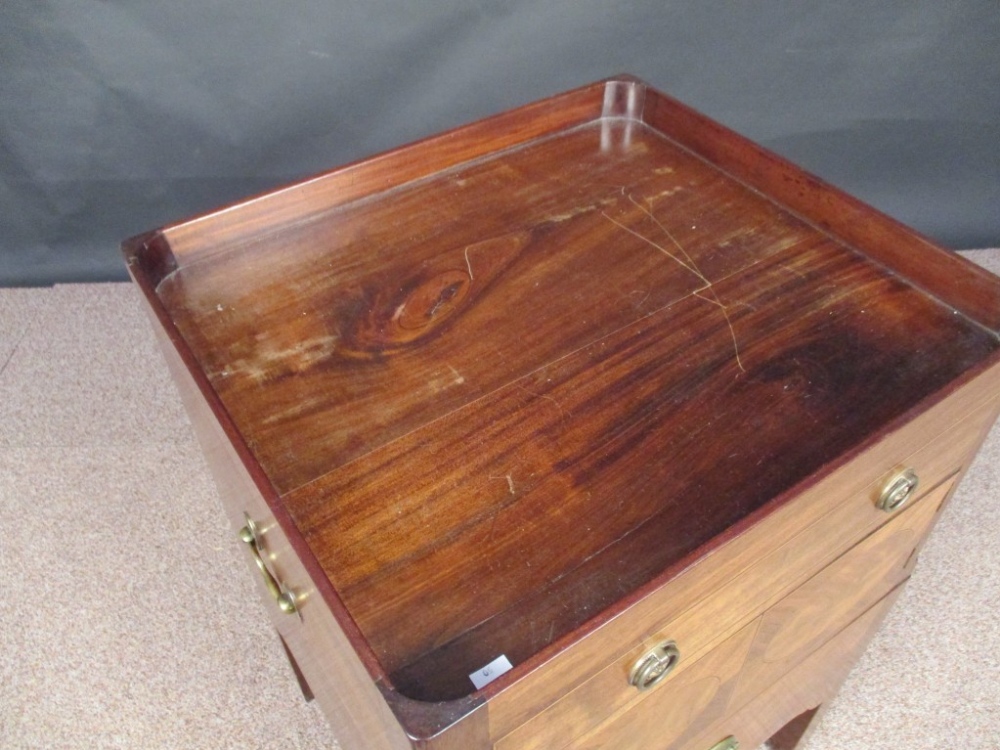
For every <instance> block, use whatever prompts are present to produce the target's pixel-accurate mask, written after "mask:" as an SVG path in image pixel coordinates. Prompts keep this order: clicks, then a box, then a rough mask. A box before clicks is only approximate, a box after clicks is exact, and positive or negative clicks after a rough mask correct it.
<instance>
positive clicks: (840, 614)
mask: <svg viewBox="0 0 1000 750" xmlns="http://www.w3.org/2000/svg"><path fill="white" fill-rule="evenodd" d="M951 487H952V484H951V482H946V483H944V484H942V485H940V486H939V487H938V488H936V489H935V490H933V491H932V492H929V493H928V494H927V495H926V496H925V497H924V498H922V499H921V500H920V501H919V502H918V503H916V504H915V505H914V506H913V507H912V508H910V509H908V510H906V511H905V512H902V513H901V514H900V516H899V517H898V518H895V519H893V520H892V521H890V522H889V523H887V524H885V525H884V526H883V527H881V528H880V529H879V530H878V531H876V532H875V533H874V534H872V535H870V536H869V537H867V538H866V539H865V540H864V541H862V542H861V543H860V544H858V545H857V546H855V547H854V548H853V549H851V550H850V551H849V552H847V553H846V554H844V555H843V556H841V557H840V558H838V559H837V560H836V561H835V562H834V563H832V564H831V565H830V566H828V567H827V568H825V569H824V570H822V571H820V572H819V573H818V574H816V575H815V576H813V577H812V578H810V579H809V580H808V581H806V582H805V583H804V584H802V585H801V586H799V587H798V588H797V589H796V590H795V591H793V592H792V593H791V594H789V595H788V596H787V597H785V598H784V599H782V600H781V601H780V602H778V603H777V604H775V605H774V606H772V607H771V608H770V609H768V610H767V612H765V613H764V614H763V615H762V616H761V617H759V618H757V619H756V620H754V621H753V622H752V623H751V624H750V625H747V626H744V627H743V629H741V630H740V631H739V632H738V634H737V636H733V637H731V638H729V639H727V640H726V641H724V642H723V644H722V645H720V646H717V647H715V648H713V649H712V650H711V651H709V652H708V654H706V655H705V656H703V657H702V658H700V659H697V660H696V661H694V662H693V663H692V664H691V666H690V667H689V668H688V669H686V670H684V671H683V672H681V673H680V674H678V675H677V676H676V680H674V679H673V677H674V675H669V676H668V677H667V678H666V679H665V680H664V682H663V684H662V686H657V688H654V689H652V690H650V691H648V692H647V693H645V694H643V696H642V697H640V699H639V700H637V701H634V702H633V703H632V704H631V706H630V707H629V708H627V709H626V710H624V711H622V712H620V713H618V714H617V715H615V716H614V717H613V718H611V719H610V720H609V721H607V722H605V723H604V724H603V725H601V726H599V727H598V728H597V729H595V730H594V731H593V732H591V733H590V734H588V735H587V736H585V737H583V738H582V739H579V740H577V741H575V742H573V743H571V744H570V745H569V746H570V747H573V748H581V749H582V748H587V749H590V748H602V747H631V746H633V744H634V746H635V747H649V746H654V747H667V746H669V745H670V744H671V743H674V742H678V741H679V740H682V739H683V737H684V736H686V735H688V734H693V733H694V732H689V731H688V730H689V728H692V727H693V728H694V729H695V730H698V729H700V728H701V727H704V726H705V725H706V724H707V723H708V722H710V721H712V718H711V717H712V714H716V715H717V714H718V713H719V712H723V713H726V712H727V708H726V707H727V706H729V707H738V706H742V705H743V704H745V703H747V702H749V700H751V699H752V698H753V697H754V696H755V695H756V694H757V693H759V692H761V690H762V689H763V688H764V687H766V686H767V685H768V684H771V683H772V682H774V681H776V680H778V679H780V678H781V677H782V676H783V675H784V674H785V673H787V672H788V671H789V670H790V669H792V668H793V667H794V666H795V665H796V664H797V663H799V662H801V661H803V660H804V659H805V658H806V657H808V656H809V654H811V653H812V652H814V651H815V650H817V649H818V648H819V647H820V646H822V645H823V644H824V643H825V642H827V641H829V640H830V639H831V638H833V637H834V636H835V635H836V634H837V633H838V632H839V631H841V630H842V629H843V628H844V627H845V626H846V625H848V624H849V623H851V622H852V621H854V620H855V619H857V618H858V617H859V616H861V615H862V614H863V613H864V612H865V611H867V610H868V609H870V608H871V607H872V606H873V605H874V604H876V603H877V602H878V601H879V600H880V599H882V598H883V597H884V596H885V595H886V594H887V593H888V592H889V591H891V590H892V589H893V588H895V587H896V586H898V585H899V584H900V583H901V582H902V581H903V580H905V578H906V577H907V576H908V574H909V561H910V559H911V556H912V553H913V551H914V549H916V547H917V546H918V545H919V543H920V541H921V540H922V539H923V538H924V536H925V535H926V534H927V532H928V531H929V530H930V527H931V525H932V523H933V521H934V519H935V517H936V516H937V511H938V509H939V508H940V506H941V504H942V503H943V502H944V499H945V498H946V497H947V495H948V493H949V492H950V490H951ZM691 625H693V627H690V626H689V623H688V622H680V623H678V624H677V627H678V629H679V631H680V632H678V633H677V638H676V641H675V642H676V643H677V645H678V647H679V648H680V649H681V653H682V654H683V652H684V647H685V645H686V644H690V643H694V642H695V640H696V638H697V633H698V632H700V631H702V630H705V631H707V630H710V629H711V628H712V627H713V625H714V623H711V622H696V623H691ZM748 630H749V631H750V632H751V633H752V642H751V644H750V647H749V650H742V651H741V652H740V653H744V654H745V655H746V659H745V660H743V661H741V662H740V664H733V663H732V662H731V661H727V660H726V656H725V655H723V654H719V652H720V650H722V651H725V652H727V653H728V652H731V651H732V649H733V647H732V645H731V643H732V641H733V640H734V639H737V638H740V639H742V638H745V634H746V632H747V631H748ZM720 663H721V664H723V665H725V667H724V668H723V669H719V668H718V667H717V666H715V665H716V664H720ZM706 665H711V666H706ZM741 667H742V668H741ZM734 670H736V671H738V673H739V677H738V679H737V680H736V681H735V684H734V681H733V679H732V677H733V671H734ZM708 684H711V685H712V686H713V689H714V692H713V695H712V701H711V702H710V701H708V700H702V698H701V696H702V694H703V693H707V692H708V688H707V687H705V686H706V685H708ZM692 685H701V686H702V687H701V688H700V690H701V692H698V691H697V690H695V689H693V688H692ZM691 694H696V695H698V696H699V700H698V701H697V705H698V706H701V705H702V704H704V705H705V708H704V709H703V710H701V711H700V712H697V713H690V714H685V713H683V712H682V711H681V710H680V708H679V707H678V706H677V705H676V704H678V703H680V704H681V705H683V701H678V697H679V696H685V701H690V700H691V699H690V697H688V696H689V695H691ZM673 714H680V715H679V716H676V717H675V716H673ZM668 716H669V717H670V718H669V720H668ZM580 719H581V717H580V716H578V717H576V718H575V721H574V722H573V724H567V726H572V725H575V724H577V723H579V721H580ZM647 743H648V744H647ZM553 746H555V745H553Z"/></svg>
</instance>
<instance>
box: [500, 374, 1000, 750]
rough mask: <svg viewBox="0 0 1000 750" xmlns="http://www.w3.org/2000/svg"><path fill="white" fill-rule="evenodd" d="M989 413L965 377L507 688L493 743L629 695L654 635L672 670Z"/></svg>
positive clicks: (925, 474)
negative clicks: (668, 653)
mask: <svg viewBox="0 0 1000 750" xmlns="http://www.w3.org/2000/svg"><path fill="white" fill-rule="evenodd" d="M996 409H997V402H996V396H995V393H994V389H993V386H992V383H991V382H990V381H989V380H988V379H979V380H975V381H972V382H971V383H970V384H968V385H967V386H966V387H964V388H962V389H960V390H958V391H956V392H955V393H954V394H952V395H951V396H949V397H948V398H947V399H944V400H943V401H941V402H940V403H938V404H937V405H935V406H934V407H932V408H931V409H929V410H927V411H926V412H924V413H923V414H921V415H919V416H917V417H916V418H915V419H914V420H913V421H911V422H910V423H909V424H907V425H905V426H904V427H902V428H900V429H899V430H897V431H896V432H894V433H891V434H890V435H888V436H887V437H886V438H884V439H883V440H882V441H880V442H879V443H876V444H875V445H873V446H872V447H871V448H869V449H868V450H867V451H866V452H864V453H862V454H861V455H859V456H858V457H856V458H855V460H854V461H852V462H851V463H850V464H847V465H845V466H842V467H841V468H839V469H838V470H836V471H834V472H833V473H832V474H830V475H829V476H827V477H826V478H825V479H823V480H822V481H820V482H818V483H816V484H815V485H813V486H811V487H809V488H808V489H807V490H805V491H804V492H803V493H802V494H801V495H799V496H798V497H796V498H794V499H793V500H791V501H789V502H787V503H785V504H784V505H782V506H781V507H778V508H776V509H775V510H774V511H773V512H771V513H770V514H768V515H766V516H765V517H763V518H761V519H760V520H759V521H758V522H757V523H756V524H755V525H752V526H750V527H749V528H748V529H746V530H745V531H744V532H743V533H741V534H739V535H738V536H735V537H734V538H732V539H730V540H728V541H727V542H726V543H725V544H724V545H722V546H721V547H718V548H717V549H715V550H713V551H712V552H711V553H710V554H708V555H706V556H705V557H703V558H702V559H701V560H699V561H697V562H696V563H694V564H693V565H692V566H690V567H689V568H687V569H685V570H683V571H682V572H680V573H679V574H678V575H677V576H675V577H674V578H673V579H671V580H670V581H668V582H667V583H665V584H664V585H663V586H662V587H661V588H660V589H658V590H655V591H652V592H650V593H649V594H648V595H646V596H645V597H644V598H641V599H639V600H638V601H637V602H636V603H635V604H634V605H633V606H632V607H631V608H630V609H629V610H627V611H625V612H624V613H622V614H621V615H620V616H619V617H617V618H615V619H612V620H610V621H608V622H607V623H605V624H603V625H602V626H601V627H600V628H598V629H596V630H595V631H593V632H591V633H590V634H589V635H588V636H586V637H585V638H583V639H581V640H580V641H579V642H577V643H576V644H574V645H573V646H572V647H571V648H569V649H566V650H565V651H562V652H559V653H558V654H556V655H554V656H553V658H551V659H550V660H549V661H548V662H547V663H545V664H544V666H543V667H542V668H540V669H537V670H535V671H534V672H533V673H532V674H530V675H527V676H526V677H525V678H524V679H522V680H519V681H517V682H515V683H513V684H511V685H510V686H508V687H507V688H506V689H505V690H503V691H502V692H500V693H499V694H498V695H497V696H495V698H494V699H492V700H491V702H490V712H489V719H490V734H491V736H493V737H494V738H498V741H497V747H498V748H499V750H515V749H526V748H539V749H541V748H545V749H546V750H548V749H549V748H553V747H560V746H562V745H564V744H565V743H566V742H567V741H568V740H569V739H572V738H573V737H579V736H582V735H583V734H584V733H586V732H587V731H589V730H590V729H592V728H593V726H595V725H596V724H597V723H599V722H600V721H602V720H604V719H605V718H606V717H607V716H609V715H610V714H612V713H615V712H617V711H619V710H621V709H622V708H623V707H624V706H626V705H627V704H629V703H631V702H633V701H635V700H636V699H637V698H636V695H635V692H636V691H635V688H632V687H630V686H629V685H628V682H627V679H628V672H629V668H630V667H631V665H632V664H633V662H634V661H635V660H636V659H637V658H639V657H640V656H641V655H642V654H643V653H645V652H646V651H648V650H649V649H650V648H652V647H654V646H655V645H656V644H657V643H658V642H660V641H662V640H665V639H668V638H673V639H674V640H677V641H678V642H679V643H680V642H681V641H682V639H683V640H684V642H686V644H687V646H686V648H685V647H684V646H682V648H681V651H682V654H681V660H680V663H679V665H678V666H677V669H676V670H675V671H676V674H677V675H679V674H680V673H682V672H683V670H684V669H686V668H687V665H689V664H691V663H692V662H693V660H694V659H696V658H697V657H698V656H699V655H701V654H703V653H705V652H707V651H708V650H709V649H710V648H711V647H712V646H714V645H715V644H717V643H719V642H721V641H722V640H723V639H725V638H726V637H728V636H729V635H731V634H732V633H733V632H735V631H736V630H737V629H739V628H740V627H742V626H743V625H745V624H746V623H747V622H749V621H750V620H751V619H753V618H755V617H757V616H758V615H760V614H761V613H762V612H763V611H764V610H766V609H767V608H768V607H769V606H770V605H772V604H773V603H775V602H776V601H778V600H779V599H780V598H781V597H783V596H784V595H786V594H787V593H789V592H790V591H791V590H793V589H794V588H795V587H797V586H798V585H800V584H801V583H803V582H804V581H805V580H807V579H808V578H809V577H810V576H812V575H813V574H815V573H816V572H818V571H819V570H821V569H822V568H823V567H825V566H826V565H828V564H829V563H830V562H831V561H832V560H834V559H835V558H836V557H837V556H839V555H840V554H842V553H843V552H844V551H845V550H847V549H849V548H850V547H851V546H853V545H854V544H856V543H857V542H858V541H859V540H861V539H863V538H864V537H865V536H867V535H868V534H870V533H871V532H872V531H874V530H875V529H876V528H878V527H879V526H880V525H882V524H883V523H885V522H886V521H888V520H889V518H890V515H889V514H887V513H885V512H883V511H881V510H879V509H878V508H876V505H875V503H876V500H877V498H878V495H879V493H880V492H881V490H882V488H883V487H884V486H885V484H886V482H887V481H888V480H889V479H890V478H891V477H892V476H893V474H894V473H895V472H896V471H897V470H898V469H900V468H904V467H912V468H914V469H915V470H916V472H917V474H918V475H919V477H920V480H921V484H920V489H919V491H918V495H922V494H925V493H926V492H927V491H928V490H930V489H931V488H932V487H934V486H935V485H936V484H939V483H940V482H941V481H943V480H944V479H945V478H946V477H948V476H950V475H951V474H953V473H955V472H956V471H958V470H959V469H960V468H961V467H963V466H964V465H965V464H966V463H967V462H968V461H969V460H970V459H971V457H972V455H973V454H974V452H975V450H976V448H977V447H978V446H979V444H980V442H981V441H982V439H983V437H984V436H985V433H986V431H987V429H988V427H989V425H990V424H991V423H992V422H993V420H994V418H995V416H996ZM911 504H912V501H911ZM706 623H710V626H709V627H706V625H705V624H706ZM595 680H596V681H597V682H596V683H595V682H594V681H595ZM590 683H594V684H590ZM581 689H582V692H579V693H578V691H581ZM591 695H600V696H602V698H601V703H600V705H601V706H603V710H597V711H592V712H591V713H590V717H591V718H589V719H588V720H585V721H583V722H582V724H573V723H571V722H570V720H569V717H574V716H579V715H580V708H579V705H577V704H576V703H575V702H576V701H577V700H579V701H580V705H592V704H591V700H592V699H591V697H590V696H591ZM567 732H568V733H569V734H570V735H571V736H570V737H567V736H566V735H567Z"/></svg>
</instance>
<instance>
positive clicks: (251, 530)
mask: <svg viewBox="0 0 1000 750" xmlns="http://www.w3.org/2000/svg"><path fill="white" fill-rule="evenodd" d="M243 517H244V518H245V519H246V525H245V526H244V527H243V528H242V529H240V539H241V540H242V541H243V542H245V543H246V545H247V546H248V547H249V548H250V554H252V555H253V561H254V562H255V563H257V567H258V568H259V569H260V574H261V576H262V577H263V578H264V585H265V586H267V590H268V591H269V592H270V594H271V596H272V597H274V601H275V603H276V604H277V605H278V609H280V610H281V611H282V612H284V613H285V614H286V615H291V614H294V613H295V611H296V606H295V596H294V595H293V594H292V592H290V591H286V590H285V587H284V586H282V585H281V584H280V583H279V582H278V579H276V578H275V577H274V575H273V574H272V573H271V571H270V570H268V569H267V563H265V562H264V556H263V555H262V554H261V551H260V541H259V540H258V537H257V524H256V523H254V521H253V519H252V518H250V516H248V515H247V514H246V513H244V514H243Z"/></svg>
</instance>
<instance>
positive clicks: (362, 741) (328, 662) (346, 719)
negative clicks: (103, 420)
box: [156, 328, 411, 750]
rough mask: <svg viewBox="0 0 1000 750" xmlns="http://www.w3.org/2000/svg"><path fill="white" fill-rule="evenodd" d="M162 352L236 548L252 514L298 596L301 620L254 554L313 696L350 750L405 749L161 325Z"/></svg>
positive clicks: (278, 625)
mask: <svg viewBox="0 0 1000 750" xmlns="http://www.w3.org/2000/svg"><path fill="white" fill-rule="evenodd" d="M156 330H157V335H158V338H159V339H160V343H161V348H162V350H163V352H164V355H165V358H166V360H167V364H168V366H169V367H170V370H171V373H172V375H173V377H174V382H175V383H176V384H177V387H178V391H179V392H180V395H181V399H182V401H183V402H184V406H185V409H186V410H187V413H188V415H189V416H190V418H191V422H192V426H193V427H194V431H195V434H196V435H197V437H198V441H199V443H200V444H201V447H202V450H204V451H205V454H206V458H207V460H208V465H209V468H210V469H211V470H212V474H213V478H214V479H215V482H216V486H217V487H218V489H219V492H220V495H221V499H222V507H223V509H224V510H225V512H226V515H227V516H228V517H229V520H230V523H231V524H232V528H233V530H234V533H233V543H234V544H240V545H241V546H242V543H241V542H239V541H238V539H237V536H236V533H235V531H236V530H237V529H239V528H240V527H242V526H243V524H244V517H243V514H244V512H247V513H249V514H250V515H251V517H252V518H253V519H254V520H255V521H256V522H257V523H258V524H259V526H260V528H261V530H262V532H263V538H264V543H265V545H266V548H265V549H266V551H267V557H268V564H269V566H270V567H271V568H272V570H274V571H275V572H276V574H277V576H278V577H279V579H280V580H282V581H283V582H284V583H286V584H287V585H288V586H289V587H290V588H291V589H292V590H293V591H294V592H295V594H296V599H297V602H298V607H299V615H293V616H288V615H284V614H281V613H279V611H278V609H277V606H276V605H275V604H274V601H273V600H272V599H271V597H270V595H269V593H268V591H267V589H266V588H265V587H264V585H263V583H262V582H261V578H260V573H259V571H258V570H257V568H256V566H255V564H254V563H253V562H252V561H251V557H250V555H249V554H248V555H247V557H246V559H247V571H248V574H249V575H251V576H252V577H253V579H254V580H255V581H256V582H257V583H258V584H259V589H260V592H261V596H262V597H263V599H264V603H265V608H266V610H267V612H268V613H269V615H271V620H272V624H273V625H274V626H275V629H276V630H277V631H278V633H279V634H280V637H281V641H282V642H283V643H284V644H285V647H286V648H287V649H288V650H289V652H290V653H291V654H292V656H293V657H294V659H295V663H296V664H297V665H298V667H299V669H300V670H301V675H302V677H304V678H305V680H306V682H307V683H308V687H309V689H310V691H311V692H312V693H313V695H314V696H315V698H316V700H317V702H318V703H319V705H320V706H321V707H322V709H323V711H324V713H325V714H326V716H327V717H328V718H329V719H330V721H331V723H332V724H333V725H334V727H335V731H336V734H337V738H338V740H339V741H340V742H341V744H342V745H343V747H344V749H345V750H352V748H359V749H360V748H366V749H367V748H371V749H372V750H404V748H409V747H411V743H410V741H409V739H408V738H407V737H406V735H405V733H404V731H403V730H402V728H401V727H400V724H399V722H398V720H397V719H396V717H395V716H394V715H393V714H392V713H391V712H390V711H389V707H388V705H387V704H386V702H385V701H384V700H383V699H382V696H381V694H380V693H379V691H378V688H377V687H376V684H375V682H374V681H373V680H372V678H371V676H370V674H369V673H368V671H367V669H366V668H365V666H364V664H363V663H362V662H361V660H360V659H359V658H358V651H357V648H356V647H355V646H354V645H353V644H352V643H351V641H350V640H349V639H348V638H347V637H346V636H345V633H344V630H343V627H342V626H341V625H340V624H338V623H337V622H336V621H335V620H334V617H333V614H332V613H331V611H330V609H329V607H328V606H327V605H326V603H325V602H324V601H323V599H322V598H321V597H320V596H319V595H318V593H317V592H316V590H315V589H314V588H313V587H312V586H311V585H310V577H309V575H308V574H307V573H306V571H305V570H304V569H303V566H302V564H301V562H300V561H299V559H298V556H297V554H296V552H295V550H293V549H292V548H291V547H290V545H289V544H288V540H287V538H286V537H285V535H284V534H283V533H282V530H281V529H280V528H279V527H278V525H277V524H276V523H275V520H274V517H273V515H272V513H271V510H270V508H269V507H268V504H267V503H266V501H265V500H264V498H263V497H262V496H261V494H260V491H259V490H258V488H257V487H256V486H255V483H254V481H253V480H252V478H251V477H250V476H249V475H248V474H247V472H246V470H245V469H244V468H243V465H242V462H241V461H240V459H239V458H238V457H237V455H236V454H235V452H234V450H233V446H232V444H231V443H230V441H229V439H228V437H227V436H226V435H225V434H224V433H223V432H222V430H221V428H220V426H219V424H218V422H217V421H216V420H215V419H214V417H213V416H212V414H211V411H210V410H209V408H208V406H207V404H206V402H205V400H204V398H203V397H202V395H201V393H200V391H199V389H198V388H197V386H196V383H195V382H194V380H193V378H192V377H191V374H190V372H189V371H188V370H187V368H185V367H184V365H183V363H182V362H181V360H180V358H179V357H178V354H177V351H176V350H175V348H174V347H173V345H172V344H171V343H170V342H169V341H167V340H166V337H165V335H164V332H163V330H162V329H159V328H157V329H156Z"/></svg>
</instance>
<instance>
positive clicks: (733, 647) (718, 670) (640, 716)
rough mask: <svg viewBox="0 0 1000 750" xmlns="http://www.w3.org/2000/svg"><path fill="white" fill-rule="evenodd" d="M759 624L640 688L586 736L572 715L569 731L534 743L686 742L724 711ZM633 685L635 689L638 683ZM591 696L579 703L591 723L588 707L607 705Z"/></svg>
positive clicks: (591, 746) (583, 746) (577, 749)
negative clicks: (680, 671) (646, 739)
mask: <svg viewBox="0 0 1000 750" xmlns="http://www.w3.org/2000/svg"><path fill="white" fill-rule="evenodd" d="M757 626H758V623H757V622H752V623H750V624H749V625H747V626H746V627H744V628H743V629H742V630H740V631H739V632H737V633H736V634H735V635H733V636H731V637H730V638H728V639H727V640H726V641H724V642H723V643H721V644H720V645H719V647H718V648H716V649H714V650H713V651H712V652H711V653H710V654H708V655H707V656H705V657H704V658H702V659H699V660H698V661H697V662H695V663H694V664H693V665H692V666H691V667H690V668H689V669H687V670H686V671H685V672H684V673H683V675H676V676H675V675H670V676H668V677H667V680H668V681H669V682H664V683H663V684H662V685H660V686H657V687H656V688H654V689H653V690H650V691H649V692H648V693H643V694H638V693H637V695H638V696H639V698H640V699H639V700H636V701H634V702H632V703H631V704H630V705H629V706H628V708H626V709H625V710H623V711H620V712H619V713H618V714H617V715H616V716H614V717H612V718H611V719H610V720H609V721H607V722H605V723H604V724H602V725H601V726H600V727H598V728H597V729H596V730H595V731H593V732H590V733H589V734H587V735H586V736H583V737H579V738H578V734H579V733H578V731H577V725H576V723H575V721H574V720H572V719H570V720H568V721H566V723H564V724H563V725H562V726H563V728H564V729H565V730H566V731H565V732H564V733H563V734H561V735H560V734H551V735H547V736H546V737H545V738H544V739H543V738H539V740H538V741H536V742H533V743H532V744H531V745H530V747H539V748H548V749H549V750H557V749H558V748H561V747H564V746H565V747H572V748H574V750H601V748H611V747H619V746H620V743H622V742H628V741H629V739H628V738H630V737H655V738H656V739H655V743H651V744H650V745H648V746H649V747H667V746H669V745H672V744H675V743H680V742H683V741H684V740H685V739H686V738H688V737H690V736H692V735H695V734H697V733H698V732H699V731H700V730H702V729H703V728H704V727H705V726H706V725H708V724H711V723H712V722H714V721H716V720H718V719H721V718H722V717H723V716H725V713H726V708H727V706H728V705H729V702H730V700H731V697H732V692H733V690H734V689H735V687H736V683H737V679H738V677H739V673H740V667H742V665H743V662H744V660H745V659H746V655H747V650H748V649H749V647H750V643H751V641H752V640H753V638H754V634H755V633H756V631H757ZM682 658H683V657H682ZM632 690H633V692H635V688H632ZM593 698H594V702H593V703H592V704H591V707H590V708H589V709H588V707H585V706H580V712H579V713H578V714H577V715H576V717H575V719H576V721H580V722H586V724H587V725H591V724H592V723H593V722H592V715H591V714H590V712H589V711H590V710H595V709H596V710H601V709H604V710H606V708H607V707H606V706H604V705H602V704H601V702H600V696H596V695H595V696H593ZM525 747H529V746H525Z"/></svg>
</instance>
